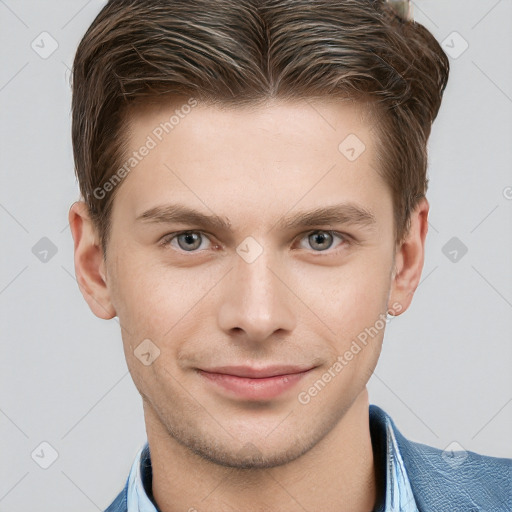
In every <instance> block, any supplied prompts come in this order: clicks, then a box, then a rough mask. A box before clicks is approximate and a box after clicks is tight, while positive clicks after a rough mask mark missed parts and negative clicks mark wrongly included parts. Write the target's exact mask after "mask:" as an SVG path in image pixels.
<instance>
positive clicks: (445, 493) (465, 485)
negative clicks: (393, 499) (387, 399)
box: [372, 406, 512, 512]
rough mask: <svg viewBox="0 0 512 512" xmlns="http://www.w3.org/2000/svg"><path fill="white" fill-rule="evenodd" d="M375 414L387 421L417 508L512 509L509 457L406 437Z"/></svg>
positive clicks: (459, 510) (452, 510) (465, 511)
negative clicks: (446, 447)
mask: <svg viewBox="0 0 512 512" xmlns="http://www.w3.org/2000/svg"><path fill="white" fill-rule="evenodd" d="M372 407H376V406H372ZM378 414H380V415H381V416H382V414H383V415H385V416H387V418H388V419H389V420H390V422H391V425H392V428H393V432H394V434H395V438H396V441H397V444H398V447H399V450H400V454H401V456H402V459H403V462H404V466H405V468H406V471H407V474H408V477H409V481H410V485H411V488H412V491H413V494H414V497H415V499H416V503H417V505H418V508H419V510H421V511H423V510H425V511H427V510H429V511H430V510H436V511H445V510H446V511H449V512H473V511H474V512H476V511H495V512H511V511H512V459H507V458H499V457H490V456H487V455H482V454H479V453H476V452H472V451H463V450H461V451H454V452H451V451H443V450H440V449H439V448H435V447H433V446H428V445H426V444H422V443H418V442H414V441H410V440H409V439H407V438H406V437H405V436H404V435H403V434H401V433H400V431H399V430H398V429H397V427H396V425H395V424H394V422H393V420H392V419H391V418H390V417H389V416H388V415H387V414H386V413H385V412H384V411H382V409H380V410H379V411H378Z"/></svg>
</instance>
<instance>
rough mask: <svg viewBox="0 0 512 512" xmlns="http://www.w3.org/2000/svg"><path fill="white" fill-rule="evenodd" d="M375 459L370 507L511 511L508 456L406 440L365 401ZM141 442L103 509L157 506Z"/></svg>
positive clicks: (137, 511)
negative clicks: (376, 494) (377, 478)
mask: <svg viewBox="0 0 512 512" xmlns="http://www.w3.org/2000/svg"><path fill="white" fill-rule="evenodd" d="M369 415H370V433H371V437H372V445H373V452H374V456H375V462H376V464H377V465H378V468H379V474H380V475H382V479H383V484H384V489H385V492H384V493H383V496H381V497H380V498H379V501H378V503H377V505H376V508H375V509H374V512H512V459H505V458H497V457H488V456H485V455H480V454H478V453H475V452H443V451H442V450H439V449H438V448H434V447H431V446H427V445H424V444H421V443H416V442H413V441H409V440H407V439H406V438H405V437H404V436H403V435H402V434H401V433H400V431H399V430H398V429H397V428H396V425H395V424H394V422H393V420H392V419H391V417H390V416H389V415H388V414H387V413H386V412H385V411H384V410H382V409H381V408H380V407H378V406H376V405H373V404H372V405H370V409H369ZM151 481H152V471H151V458H150V452H149V446H148V444H147V443H146V444H145V445H144V446H143V447H142V448H141V450H140V451H139V453H138V454H137V457H136V459H135V462H134V464H133V466H132V469H131V471H130V475H129V476H128V479H127V481H126V484H125V486H124V489H123V490H122V491H121V492H120V493H119V495H118V496H117V498H116V499H115V500H114V502H113V503H112V504H111V505H110V506H109V507H108V508H107V509H106V511H105V512H161V511H160V510H159V509H158V508H157V506H156V504H155V502H154V499H153V496H152V492H151Z"/></svg>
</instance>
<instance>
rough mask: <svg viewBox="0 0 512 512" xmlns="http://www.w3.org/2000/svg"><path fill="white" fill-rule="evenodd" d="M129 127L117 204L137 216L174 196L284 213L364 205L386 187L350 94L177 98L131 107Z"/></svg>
mask: <svg viewBox="0 0 512 512" xmlns="http://www.w3.org/2000/svg"><path fill="white" fill-rule="evenodd" d="M128 126H129V129H128V130H127V151H126V155H125V162H127V161H128V159H130V158H131V159H132V160H133V159H134V158H135V159H136V160H137V161H136V162H132V163H135V165H134V166H133V167H131V166H129V167H130V172H129V173H127V175H126V177H125V178H124V183H122V186H120V190H118V191H117V192H118V194H117V197H116V201H114V204H116V202H117V203H119V202H122V203H123V204H124V205H125V207H126V208H127V210H129V211H130V215H133V217H134V218H135V217H136V216H137V215H138V214H140V213H141V211H142V210H144V209H149V208H151V207H154V206H157V205H159V204H166V203H170V202H176V199H178V198H179V199H180V202H181V203H184V202H187V203H189V204H190V203H193V206H195V207H201V206H202V207H203V208H204V207H205V206H206V205H207V206H208V208H209V209H213V210H220V209H222V211H223V213H224V212H226V210H227V209H228V210H229V208H226V207H227V206H228V205H229V206H230V207H231V209H232V210H234V209H236V208H238V209H239V211H240V212H243V211H244V210H247V209H248V207H249V206H250V205H253V210H255V211H257V210H260V211H267V212H269V213H270V211H272V210H274V211H276V213H277V211H278V210H280V212H281V213H282V210H283V208H290V207H293V206H294V205H297V204H299V203H300V206H301V207H303V208H304V207H306V206H308V205H310V206H316V207H317V206H318V205H319V203H325V204H328V203H334V202H339V200H343V199H346V200H351V201H353V200H354V199H359V200H360V201H362V202H367V203H368V202H371V201H372V195H373V196H374V195H375V194H379V193H381V194H382V189H383V188H385V184H384V182H383V181H382V179H381V178H380V176H379V174H378V172H377V170H376V162H377V158H376V150H375V136H376V135H375V133H374V125H373V122H372V117H371V116H370V114H369V112H368V111H367V110H366V109H365V108H363V106H362V105H361V104H359V103H355V102H353V101H347V100H344V101H342V100H338V99H337V100H326V99H322V100H295V101H286V102H285V101H282V100H275V99H274V100H269V101H268V102H267V103H265V104H260V105H257V106H244V107H226V106H218V105H208V104H204V103H201V102H198V101H195V100H193V101H191V98H188V97H181V98H175V99H174V100H173V101H172V102H168V103H163V102H159V103H154V104H146V105H138V106H137V107H136V108H132V109H131V110H130V111H129V116H128ZM144 148H146V149H144ZM148 148H149V149H148ZM135 153H138V155H137V156H136V157H134V156H133V155H134V154H135ZM141 153H144V156H141ZM355 196H357V197H355ZM125 213H126V212H125Z"/></svg>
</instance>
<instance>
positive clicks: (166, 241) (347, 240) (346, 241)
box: [159, 229, 355, 255]
mask: <svg viewBox="0 0 512 512" xmlns="http://www.w3.org/2000/svg"><path fill="white" fill-rule="evenodd" d="M193 233H198V234H200V235H201V236H204V237H206V238H208V239H209V236H208V234H207V233H205V232H203V231H199V230H185V231H177V232H176V233H169V234H168V235H165V236H164V237H163V238H162V240H161V242H160V244H159V245H161V246H163V247H168V246H170V245H171V242H172V241H173V240H174V239H176V238H177V237H179V236H180V235H184V234H193ZM315 233H328V234H330V235H332V236H334V237H338V238H341V239H342V243H341V244H340V245H341V247H338V248H336V249H332V248H331V247H329V249H326V250H325V251H314V250H313V249H312V250H313V252H314V253H316V254H319V255H323V254H327V255H331V254H333V253H337V252H339V251H340V250H342V249H343V248H344V247H346V246H348V245H351V244H353V243H354V242H355V240H354V239H353V238H352V237H351V236H350V235H347V234H345V233H339V232H337V231H332V230H327V229H314V230H312V231H307V232H305V233H302V234H301V235H299V238H300V239H303V238H305V237H308V236H310V235H313V234H315ZM210 242H211V240H210ZM212 243H213V242H212ZM176 250H177V251H178V252H180V253H181V254H196V253H199V252H202V251H200V250H193V251H185V250H183V249H181V248H179V247H178V248H176Z"/></svg>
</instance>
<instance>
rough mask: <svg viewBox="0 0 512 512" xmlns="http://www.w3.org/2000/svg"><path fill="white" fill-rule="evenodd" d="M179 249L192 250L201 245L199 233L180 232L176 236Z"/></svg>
mask: <svg viewBox="0 0 512 512" xmlns="http://www.w3.org/2000/svg"><path fill="white" fill-rule="evenodd" d="M176 238H177V240H178V245H179V246H180V249H183V250H184V251H189V250H191V251H194V250H196V249H197V248H199V247H200V246H201V235H200V234H199V233H195V232H190V233H181V234H180V235H178V236H177V237H176Z"/></svg>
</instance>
